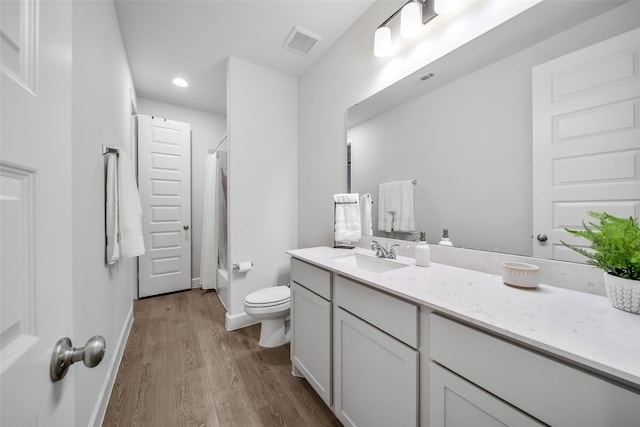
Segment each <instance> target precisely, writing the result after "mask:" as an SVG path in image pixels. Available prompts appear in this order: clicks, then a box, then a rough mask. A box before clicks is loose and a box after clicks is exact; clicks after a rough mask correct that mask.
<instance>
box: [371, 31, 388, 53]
mask: <svg viewBox="0 0 640 427" xmlns="http://www.w3.org/2000/svg"><path fill="white" fill-rule="evenodd" d="M373 38H374V40H373V54H374V55H375V56H377V57H378V58H383V57H385V56H387V55H389V54H390V53H391V28H389V27H379V28H378V29H377V30H376V33H375V34H374V36H373Z"/></svg>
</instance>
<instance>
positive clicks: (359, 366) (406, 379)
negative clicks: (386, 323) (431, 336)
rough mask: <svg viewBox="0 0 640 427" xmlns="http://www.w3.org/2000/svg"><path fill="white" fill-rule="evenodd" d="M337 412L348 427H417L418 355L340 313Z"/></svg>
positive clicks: (336, 341)
mask: <svg viewBox="0 0 640 427" xmlns="http://www.w3.org/2000/svg"><path fill="white" fill-rule="evenodd" d="M334 350H335V353H334V355H335V356H334V357H335V359H334V369H335V380H334V383H335V413H336V416H337V417H338V419H340V421H341V422H342V423H343V424H344V425H345V426H362V427H375V426H381V427H388V426H416V425H418V352H417V351H415V350H414V349H412V348H411V347H409V346H407V345H405V344H403V343H402V342H400V341H398V340H396V339H395V338H393V337H391V336H389V335H387V334H385V333H384V332H381V331H380V330H379V329H377V328H375V327H373V326H371V325H369V324H368V323H366V322H364V321H362V320H361V319H359V318H357V317H355V316H353V315H352V314H350V313H348V312H346V311H344V310H343V309H341V308H338V307H336V308H335V315H334Z"/></svg>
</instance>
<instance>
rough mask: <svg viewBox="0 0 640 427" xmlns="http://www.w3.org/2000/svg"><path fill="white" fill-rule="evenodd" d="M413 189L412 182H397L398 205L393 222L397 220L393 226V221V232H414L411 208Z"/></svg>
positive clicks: (414, 225)
mask: <svg viewBox="0 0 640 427" xmlns="http://www.w3.org/2000/svg"><path fill="white" fill-rule="evenodd" d="M413 189H414V184H413V181H410V180H407V181H398V182H397V191H398V192H399V198H400V205H399V209H398V210H397V211H396V215H395V218H394V220H397V224H395V221H394V225H395V227H394V230H396V231H403V232H406V233H410V232H413V231H416V224H415V219H414V208H413Z"/></svg>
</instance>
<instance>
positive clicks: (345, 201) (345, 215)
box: [333, 193, 362, 243]
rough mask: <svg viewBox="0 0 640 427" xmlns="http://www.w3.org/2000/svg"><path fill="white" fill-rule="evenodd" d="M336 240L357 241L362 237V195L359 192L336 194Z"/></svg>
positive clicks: (334, 199) (334, 196) (334, 197)
mask: <svg viewBox="0 0 640 427" xmlns="http://www.w3.org/2000/svg"><path fill="white" fill-rule="evenodd" d="M333 201H334V202H335V230H334V231H335V241H336V242H341V243H351V242H357V241H358V240H360V237H362V234H361V230H360V195H359V194H358V193H348V194H334V195H333Z"/></svg>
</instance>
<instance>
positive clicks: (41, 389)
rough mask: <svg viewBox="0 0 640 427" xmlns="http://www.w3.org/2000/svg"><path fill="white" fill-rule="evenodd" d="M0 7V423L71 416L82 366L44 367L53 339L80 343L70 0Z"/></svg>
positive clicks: (65, 420) (40, 422)
mask: <svg viewBox="0 0 640 427" xmlns="http://www.w3.org/2000/svg"><path fill="white" fill-rule="evenodd" d="M0 8H1V9H0V21H1V22H0V33H1V34H0V43H1V46H0V52H1V55H2V58H1V64H2V71H1V72H0V79H1V80H0V90H1V91H2V92H1V97H0V99H1V102H2V108H1V118H0V122H1V126H0V129H1V137H0V143H1V147H0V237H1V240H0V425H2V426H7V427H9V426H63V425H64V426H71V425H74V417H73V394H74V390H73V373H72V371H73V370H74V369H79V368H77V367H75V366H74V367H72V368H71V371H70V373H69V374H68V375H67V377H66V378H64V379H63V380H62V381H60V382H57V383H53V382H52V381H51V379H50V377H49V362H50V359H51V353H52V351H53V347H54V345H55V344H56V342H57V341H58V339H60V338H62V337H65V336H67V337H71V338H72V339H73V342H74V344H76V345H77V344H80V343H76V339H75V338H74V337H73V323H72V313H73V311H74V310H73V295H72V290H73V288H72V243H71V236H72V233H73V232H74V231H75V230H73V228H72V224H71V218H72V212H71V174H70V172H69V171H70V170H71V127H70V124H71V55H70V54H69V53H70V51H71V16H72V13H71V2H46V1H44V2H37V1H35V0H22V1H1V2H0ZM96 158H101V154H100V153H99V152H96ZM80 345H82V344H80ZM80 365H82V364H80Z"/></svg>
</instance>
